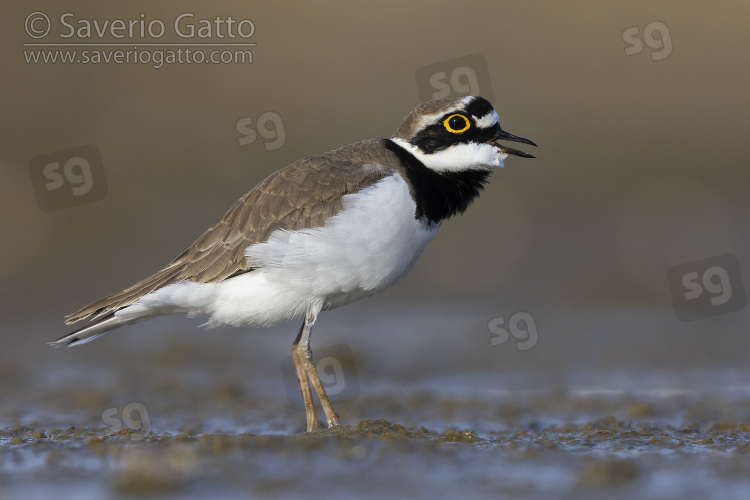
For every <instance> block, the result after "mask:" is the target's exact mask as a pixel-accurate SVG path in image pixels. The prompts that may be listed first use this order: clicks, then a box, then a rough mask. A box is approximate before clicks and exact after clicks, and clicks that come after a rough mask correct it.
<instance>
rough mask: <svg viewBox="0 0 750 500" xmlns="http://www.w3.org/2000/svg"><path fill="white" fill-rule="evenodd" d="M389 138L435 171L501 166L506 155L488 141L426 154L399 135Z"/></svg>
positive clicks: (460, 145)
mask: <svg viewBox="0 0 750 500" xmlns="http://www.w3.org/2000/svg"><path fill="white" fill-rule="evenodd" d="M391 140H392V141H393V142H395V143H396V144H398V145H399V146H401V147H402V148H404V149H405V150H407V151H408V152H410V153H411V154H413V155H414V156H415V157H416V158H417V159H418V160H419V161H421V162H422V163H423V164H424V166H425V167H427V168H429V169H431V170H435V171H437V172H443V171H461V170H469V169H477V168H479V169H485V170H492V169H495V168H503V167H504V166H505V165H503V160H504V159H505V158H507V157H508V155H507V154H506V153H503V152H502V151H500V150H499V149H498V148H497V147H496V146H493V145H492V144H488V143H478V142H469V143H463V144H454V145H453V146H450V147H448V148H446V149H443V150H442V151H438V152H437V153H431V154H428V153H425V152H424V151H422V150H421V149H419V148H418V147H416V146H414V145H412V144H410V143H408V142H407V141H405V140H403V139H401V138H399V137H395V138H393V139H391Z"/></svg>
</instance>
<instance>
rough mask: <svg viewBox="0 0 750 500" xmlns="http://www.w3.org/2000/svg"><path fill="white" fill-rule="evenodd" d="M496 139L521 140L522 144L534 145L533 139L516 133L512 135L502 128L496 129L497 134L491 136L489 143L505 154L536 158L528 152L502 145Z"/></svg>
mask: <svg viewBox="0 0 750 500" xmlns="http://www.w3.org/2000/svg"><path fill="white" fill-rule="evenodd" d="M497 141H513V142H522V143H524V144H531V145H532V146H536V144H534V142H533V141H530V140H528V139H524V138H523V137H518V136H517V135H513V134H511V133H510V132H506V131H505V130H503V129H498V131H497V134H495V137H493V138H492V139H491V140H490V141H489V143H490V144H493V145H495V146H497V149H499V150H500V151H502V152H503V153H505V154H509V155H516V156H521V157H523V158H536V157H535V156H533V155H530V154H529V153H525V152H523V151H519V150H517V149H513V148H509V147H508V146H503V145H502V144H500V143H499V142H497Z"/></svg>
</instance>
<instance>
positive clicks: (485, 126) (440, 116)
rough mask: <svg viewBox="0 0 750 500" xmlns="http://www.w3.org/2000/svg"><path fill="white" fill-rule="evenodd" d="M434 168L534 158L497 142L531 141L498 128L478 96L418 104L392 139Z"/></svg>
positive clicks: (455, 168)
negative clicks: (514, 156)
mask: <svg viewBox="0 0 750 500" xmlns="http://www.w3.org/2000/svg"><path fill="white" fill-rule="evenodd" d="M391 139H392V140H393V141H394V142H396V143H397V144H399V145H400V146H401V147H403V148H404V149H406V150H408V151H409V152H410V153H411V154H413V155H414V156H415V157H417V159H419V160H420V161H421V162H422V163H423V164H424V165H425V166H426V167H427V168H430V169H432V170H435V171H438V172H439V171H461V170H491V169H493V168H496V167H502V166H503V160H504V159H505V158H507V157H508V155H516V156H521V157H524V158H534V157H533V156H532V155H530V154H528V153H524V152H523V151H518V150H517V149H513V148H510V147H508V146H504V145H502V144H500V143H499V141H501V140H504V141H513V142H523V143H525V144H531V145H532V146H536V144H534V143H533V142H532V141H530V140H528V139H524V138H523V137H518V136H516V135H513V134H510V133H508V132H506V131H504V130H503V129H501V128H500V118H499V117H498V115H497V111H495V110H494V109H493V108H492V105H491V104H490V103H489V102H488V101H487V100H486V99H483V98H481V97H478V96H469V97H463V98H459V99H439V100H436V101H429V102H426V103H423V104H420V105H419V106H417V107H416V108H415V109H414V110H413V111H412V112H411V113H409V115H408V116H407V117H406V119H404V122H403V123H402V124H401V126H400V127H399V128H398V130H396V133H395V134H393V137H392V138H391Z"/></svg>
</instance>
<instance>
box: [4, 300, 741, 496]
mask: <svg viewBox="0 0 750 500" xmlns="http://www.w3.org/2000/svg"><path fill="white" fill-rule="evenodd" d="M361 313H362V311H361V310H360V311H357V310H354V311H353V312H352V313H351V314H338V315H334V316H333V317H332V318H331V320H330V321H328V322H327V323H325V325H326V327H327V333H322V332H323V331H325V330H326V329H324V328H320V330H321V332H320V333H318V337H315V336H314V337H313V349H314V352H315V356H316V361H317V362H318V363H323V364H322V365H320V364H319V365H318V368H319V370H320V371H321V372H322V373H321V376H322V377H323V379H324V381H327V382H328V384H327V385H328V388H329V394H331V398H332V400H333V402H334V407H335V409H336V411H337V412H338V413H339V414H340V417H341V421H342V423H343V424H344V425H342V426H340V427H338V428H335V429H332V430H322V431H319V432H315V433H312V434H307V433H304V432H303V431H304V425H305V422H304V411H303V410H302V409H301V404H300V401H301V397H300V396H299V395H298V394H297V393H296V392H295V391H296V388H294V386H293V385H292V389H294V390H292V391H289V390H288V389H289V383H288V381H286V382H285V374H284V371H283V367H284V366H285V361H284V359H285V357H286V356H287V354H288V349H289V344H290V343H291V337H293V335H294V328H293V325H285V326H283V327H279V328H276V329H273V330H269V331H257V332H253V334H251V335H248V333H247V332H244V333H242V332H238V331H235V330H222V331H211V332H200V331H196V330H195V325H196V323H195V322H192V321H189V320H184V319H176V318H175V319H169V318H168V319H164V320H157V321H155V322H154V323H153V325H150V323H146V324H144V325H142V326H141V325H138V328H140V330H136V328H135V327H133V328H131V330H132V331H130V332H129V333H128V334H120V335H119V336H117V335H109V336H107V337H105V338H103V339H101V340H98V341H97V342H96V343H92V344H87V345H86V346H82V347H80V348H77V349H58V350H51V349H47V348H46V346H44V345H43V344H41V345H37V342H36V340H35V341H31V340H30V341H29V343H28V344H24V345H20V346H18V347H17V349H16V355H15V356H9V355H7V354H6V356H5V359H4V362H3V365H2V368H1V369H0V375H1V377H0V380H1V381H0V390H2V394H3V405H2V413H1V414H0V498H3V499H4V498H26V497H32V496H33V497H36V498H44V497H51V496H53V495H54V497H55V498H77V499H87V498H102V497H115V498H119V497H129V496H132V495H136V496H138V495H145V496H150V495H153V494H158V495H160V497H161V498H205V497H206V496H207V495H210V496H211V497H213V498H246V497H248V496H253V497H277V498H303V497H321V496H323V495H326V496H327V497H330V498H352V497H357V498H382V497H383V496H385V495H391V496H394V497H397V498H404V497H410V498H488V497H496V498H498V497H499V498H602V497H603V496H606V497H607V498H623V499H625V498H628V499H631V498H645V499H649V498H660V499H669V498H675V499H676V498H680V499H685V498H688V499H690V498H722V499H731V498H738V499H739V498H748V496H749V495H750V370H749V369H747V368H745V367H744V366H742V365H740V364H737V365H734V366H730V365H724V366H722V365H718V364H716V363H711V362H706V363H698V362H695V359H693V357H691V356H688V355H687V354H685V353H687V352H688V351H685V352H682V351H681V350H680V348H679V346H674V345H673V344H674V343H673V340H672V339H671V338H670V335H669V333H668V332H667V330H668V329H669V326H670V325H672V324H673V323H671V321H673V319H672V318H671V317H670V316H669V315H662V313H661V312H650V313H649V312H647V311H641V312H640V317H641V318H645V319H648V321H646V323H647V324H649V325H651V326H650V328H651V329H653V330H660V331H663V332H665V333H664V335H662V337H660V338H659V339H656V338H655V337H654V336H653V331H651V330H650V329H643V330H641V331H640V332H634V333H632V334H631V335H630V336H629V337H625V336H624V335H617V332H616V330H617V328H618V327H617V326H616V325H617V324H618V323H617V322H616V321H614V320H613V318H616V317H617V314H616V312H614V311H606V312H602V311H600V312H599V313H597V314H591V315H589V316H588V317H585V318H581V317H580V311H568V312H566V313H563V312H561V311H557V312H555V316H556V317H557V318H558V319H559V320H560V321H559V324H560V325H565V324H566V323H567V321H569V320H570V318H572V317H578V318H579V321H578V322H577V323H575V324H581V320H585V321H586V323H587V325H588V328H589V329H588V330H587V331H588V332H591V331H597V330H600V331H604V329H605V328H608V329H609V330H608V332H607V334H608V338H609V341H608V342H607V343H596V342H592V341H591V340H590V339H589V341H588V342H586V341H584V339H585V338H586V334H580V335H581V336H580V337H576V334H575V331H578V329H577V328H571V329H570V330H569V331H567V330H566V329H565V328H564V327H563V326H559V327H557V328H555V329H554V330H555V333H556V334H557V335H558V337H557V340H555V339H554V338H553V337H552V330H551V329H550V328H549V327H547V328H546V329H542V328H541V327H540V330H539V335H540V344H539V346H538V347H535V348H534V349H531V350H529V351H519V350H517V349H514V348H513V347H512V346H509V345H502V346H497V345H494V346H493V345H492V343H491V341H490V340H491V339H490V335H489V334H488V333H487V331H486V322H487V319H486V314H483V313H478V312H477V310H468V311H466V312H465V314H464V315H460V314H452V315H446V316H443V317H438V316H437V315H436V314H423V315H422V316H409V315H408V314H406V313H404V315H399V314H395V315H394V319H387V318H386V319H383V318H379V319H375V318H368V319H371V321H368V322H367V323H366V326H362V325H363V323H362V318H361ZM395 318H399V319H398V320H397V319H395ZM477 318H479V319H477ZM543 318H544V315H543V314H539V315H538V317H537V321H538V322H540V323H541V322H542V319H543ZM563 319H565V320H563ZM353 324H358V325H360V328H359V329H360V330H363V331H361V332H358V334H357V335H351V334H349V335H347V332H349V330H350V328H351V327H352V325H353ZM149 325H150V326H149ZM478 325H479V326H478ZM482 325H484V326H483V327H482ZM613 325H614V326H613ZM677 326H678V327H680V328H682V327H683V326H682V325H677ZM39 328H44V326H43V325H42V326H40V327H39ZM482 328H484V329H485V330H484V331H482ZM623 328H624V327H623ZM425 331H428V332H430V335H424V334H423V332H425ZM404 332H406V334H405V333H404ZM53 336H54V335H53ZM617 339H619V340H617ZM646 339H650V341H649V349H648V350H644V351H641V352H638V351H637V350H633V351H628V349H626V348H625V347H624V346H626V345H630V344H632V343H641V345H643V344H644V343H645V341H646ZM563 340H564V341H563ZM344 342H345V343H344ZM618 342H619V343H620V344H621V345H620V344H618ZM318 344H319V346H320V347H318ZM724 348H725V349H727V350H734V349H736V348H737V346H736V345H726V346H725V347H724ZM613 349H614V350H615V351H618V352H619V353H620V356H619V358H613V357H612V356H611V355H609V354H608V353H609V352H610V351H611V350H613ZM659 352H662V353H664V361H663V362H658V361H656V362H654V361H648V362H644V359H645V360H650V359H651V357H652V356H653V357H654V358H655V359H658V358H659V357H658V356H657V355H656V354H655V353H659ZM715 354H716V356H717V357H723V356H725V353H723V352H719V353H715ZM30 359H33V360H35V363H29V362H28V360H30ZM611 359H618V362H612V361H610V360H611ZM696 359H698V358H696ZM709 361H710V360H709ZM292 382H293V379H292ZM319 415H320V416H321V417H322V412H320V413H319Z"/></svg>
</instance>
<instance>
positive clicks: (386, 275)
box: [141, 175, 438, 326]
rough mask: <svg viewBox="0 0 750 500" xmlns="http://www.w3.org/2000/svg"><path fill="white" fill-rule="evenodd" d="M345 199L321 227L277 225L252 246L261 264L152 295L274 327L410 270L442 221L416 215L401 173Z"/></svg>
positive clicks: (190, 309)
mask: <svg viewBox="0 0 750 500" xmlns="http://www.w3.org/2000/svg"><path fill="white" fill-rule="evenodd" d="M342 201H343V209H342V210H341V211H340V212H339V213H338V214H337V215H335V216H333V217H331V218H329V219H328V220H327V221H326V223H325V225H324V226H322V227H319V228H313V229H304V230H298V231H286V230H277V231H275V232H274V233H272V234H271V236H270V238H269V239H268V241H266V242H264V243H258V244H255V245H252V246H250V247H248V248H247V249H246V251H245V256H246V258H247V260H248V263H249V264H250V265H252V266H253V267H256V268H258V269H256V270H254V271H251V272H249V273H245V274H242V275H239V276H237V277H235V278H231V279H228V280H225V281H223V282H221V283H217V284H197V283H189V282H188V283H180V284H176V285H170V286H168V287H165V288H164V289H162V290H158V291H156V292H154V293H153V294H150V295H151V297H149V298H150V299H151V300H152V302H153V300H154V299H157V298H158V299H159V300H158V301H157V302H158V303H159V304H158V305H160V306H162V308H165V307H171V308H172V310H173V311H174V312H187V313H188V314H189V315H191V316H192V315H199V314H208V315H209V316H210V318H209V321H208V324H209V325H210V326H217V325H232V326H245V325H249V326H267V325H271V324H274V323H277V322H280V321H284V320H288V319H293V318H296V317H301V316H302V315H303V314H304V313H305V311H306V310H307V309H308V308H312V309H318V310H320V309H332V308H334V307H339V306H342V305H344V304H347V303H349V302H352V301H355V300H358V299H361V298H363V297H366V296H368V295H372V294H374V293H377V292H379V291H381V290H383V289H385V288H387V287H389V286H391V285H392V284H394V283H395V282H396V281H398V279H399V278H401V277H403V276H404V275H405V274H407V273H408V272H409V271H410V270H411V268H412V267H413V266H414V264H415V263H416V261H417V259H418V258H419V256H420V255H422V252H424V249H425V247H426V246H427V244H428V243H429V242H430V240H431V239H432V237H433V236H434V234H435V232H436V231H437V228H438V225H427V224H425V223H423V222H420V221H418V220H416V219H415V218H414V214H415V210H416V205H415V203H414V200H413V199H412V197H411V195H410V193H409V187H408V185H407V184H406V182H405V181H404V180H403V179H402V178H401V177H400V176H398V175H391V176H389V177H386V178H384V179H382V180H380V181H378V182H377V183H376V184H374V185H372V186H369V187H367V188H364V189H362V190H361V191H359V192H357V193H354V194H349V195H345V196H344V197H343V199H342ZM144 299H146V300H144ZM144 299H142V300H141V303H142V304H144V305H145V304H146V303H147V302H148V299H147V298H146V297H144ZM154 305H156V304H154Z"/></svg>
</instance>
